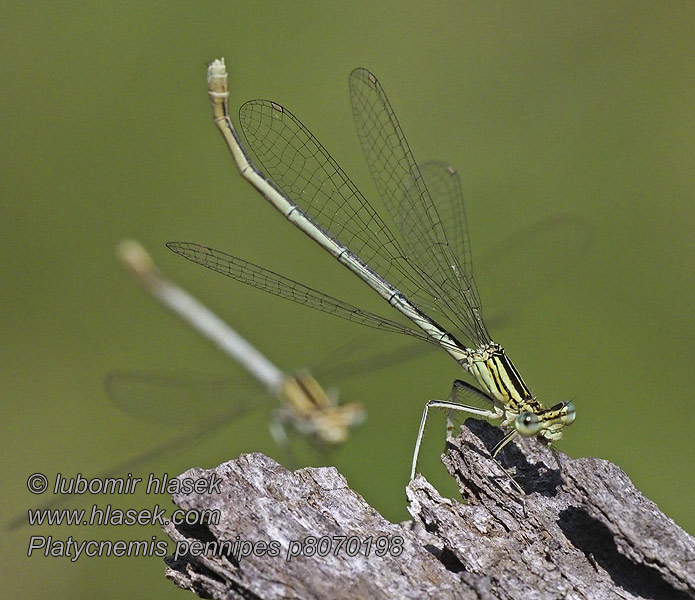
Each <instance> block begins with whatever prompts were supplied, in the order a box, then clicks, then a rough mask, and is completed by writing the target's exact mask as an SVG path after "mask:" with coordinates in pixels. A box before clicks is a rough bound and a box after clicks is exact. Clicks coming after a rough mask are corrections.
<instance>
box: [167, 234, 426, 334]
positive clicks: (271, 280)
mask: <svg viewBox="0 0 695 600" xmlns="http://www.w3.org/2000/svg"><path fill="white" fill-rule="evenodd" d="M167 248H169V249H170V250H172V251H173V252H175V253H176V254H180V255H181V256H183V257H184V258H187V259H188V260H190V261H192V262H194V263H197V264H199V265H202V266H204V267H207V268H208V269H212V270H213V271H217V272H218V273H222V275H226V276H227V277H231V278H232V279H235V280H236V281H240V282H241V283H244V284H246V285H250V286H252V287H255V288H258V289H260V290H263V291H265V292H269V293H271V294H274V295H276V296H280V297H281V298H285V299H286V300H291V301H292V302H297V303H299V304H304V305H305V306H309V307H310V308H314V309H316V310H320V311H322V312H325V313H328V314H331V315H335V316H338V317H341V318H342V319H346V320H348V321H352V322H353V323H359V324H360V325H366V326H368V327H374V328H376V329H381V330H384V331H391V332H394V333H403V334H405V335H410V336H412V337H415V338H417V339H419V340H423V341H426V342H430V343H435V342H434V341H433V340H432V339H431V338H430V337H428V336H427V335H426V334H425V333H424V332H421V331H417V330H415V329H412V328H411V327H408V326H406V325H402V324H401V323H398V322H396V321H391V320H390V319H386V318H384V317H381V316H379V315H376V314H374V313H371V312H369V311H366V310H363V309H361V308H357V307H356V306H353V305H352V304H348V303H347V302H343V301H342V300H338V299H337V298H333V297H332V296H329V295H328V294H324V293H323V292H319V291H318V290H315V289H313V288H310V287H308V286H306V285H303V284H301V283H299V282H297V281H293V280H292V279H289V278H287V277H283V276H282V275H278V274H277V273H274V272H272V271H269V270H268V269H264V268H263V267H260V266H258V265H255V264H253V263H250V262H248V261H246V260H243V259H241V258H237V257H236V256H232V255H231V254H226V253H224V252H220V251H219V250H215V249H213V248H208V247H206V246H201V245H200V244H192V243H190V242H168V243H167Z"/></svg>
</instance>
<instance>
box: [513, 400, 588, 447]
mask: <svg viewBox="0 0 695 600" xmlns="http://www.w3.org/2000/svg"><path fill="white" fill-rule="evenodd" d="M576 416H577V411H576V409H575V408H574V404H573V403H572V402H559V403H558V404H556V405H555V406H552V407H551V408H547V409H545V410H542V411H539V412H538V413H534V412H531V411H524V412H522V413H521V414H520V415H519V416H517V417H516V419H514V428H515V429H516V430H517V431H518V432H519V434H520V435H523V436H524V437H533V436H535V437H536V438H537V439H538V440H539V441H540V442H542V443H543V444H546V445H551V444H552V443H553V442H557V441H558V440H560V439H562V434H563V430H564V428H565V427H568V426H570V425H571V424H572V423H574V419H575V418H576Z"/></svg>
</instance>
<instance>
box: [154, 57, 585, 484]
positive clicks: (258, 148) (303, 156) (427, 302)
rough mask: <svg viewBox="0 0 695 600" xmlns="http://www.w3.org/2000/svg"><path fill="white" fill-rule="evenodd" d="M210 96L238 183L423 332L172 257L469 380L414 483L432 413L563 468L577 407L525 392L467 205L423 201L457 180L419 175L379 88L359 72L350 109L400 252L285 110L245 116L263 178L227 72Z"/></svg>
mask: <svg viewBox="0 0 695 600" xmlns="http://www.w3.org/2000/svg"><path fill="white" fill-rule="evenodd" d="M208 91H209V94H210V98H211V102H212V108H213V114H214V117H215V122H216V124H217V126H218V128H219V130H220V132H221V133H222V135H223V137H224V139H225V141H226V143H227V145H228V147H229V149H230V151H231V153H232V155H233V157H234V160H235V162H236V164H237V167H238V169H239V171H240V172H241V174H242V175H243V176H244V177H245V178H246V179H247V180H248V181H249V182H250V183H251V184H252V185H253V186H254V187H255V188H256V189H257V190H258V191H259V192H260V193H261V194H262V195H263V196H264V197H265V198H266V200H268V201H269V202H270V203H271V204H272V205H273V206H274V207H275V208H276V209H277V210H279V211H280V212H281V213H282V214H283V215H284V216H285V217H286V218H287V219H288V220H289V221H290V222H291V223H293V224H294V225H295V226H297V227H298V228H299V229H301V230H302V231H303V232H304V233H305V234H307V235H308V236H309V237H311V238H312V239H313V240H314V241H315V242H317V243H318V244H319V245H320V246H321V247H323V248H324V250H326V251H327V252H329V253H330V254H331V255H332V256H333V257H335V258H336V259H337V260H338V261H339V262H340V263H341V264H343V265H344V266H346V267H347V268H348V269H349V270H351V271H352V272H353V273H355V274H356V275H357V276H358V277H359V278H360V279H362V280H363V281H364V282H365V283H367V285H369V286H370V287H371V288H372V289H374V290H375V291H376V292H377V293H378V294H379V295H380V296H382V298H384V299H385V300H386V301H387V302H388V303H389V304H390V305H391V306H393V307H394V308H395V309H397V310H398V311H399V312H401V313H402V314H403V315H405V316H406V317H407V318H408V319H410V320H411V321H412V322H413V323H414V324H415V325H416V326H417V327H418V329H413V328H411V327H408V326H405V325H402V324H401V323H398V322H396V321H392V320H390V319H386V318H384V317H381V316H379V315H376V314H373V313H370V312H368V311H365V310H362V309H359V308H357V307H355V306H352V305H350V304H347V303H345V302H342V301H341V300H337V299H335V298H332V297H330V296H328V295H326V294H323V293H322V292H318V291H316V290H313V289H311V288H308V287H307V286H303V285H302V284H299V283H296V282H294V281H292V280H289V279H287V278H284V277H282V276H280V275H277V274H274V273H270V272H267V271H265V270H260V269H259V267H256V266H255V265H252V264H250V263H247V262H246V261H243V260H241V259H238V258H235V257H233V256H230V255H227V254H224V253H222V252H219V251H217V250H213V249H210V248H207V247H204V246H200V245H198V244H191V243H180V242H171V243H169V244H167V245H168V246H169V248H170V249H171V250H173V251H174V252H176V253H178V254H181V255H183V256H184V257H186V258H188V259H189V260H192V261H193V262H196V263H199V264H202V265H204V266H206V267H208V268H210V269H213V270H215V271H218V272H221V273H223V274H225V275H228V276H230V277H232V278H234V279H237V280H239V281H242V282H243V283H247V284H249V285H253V286H255V287H259V288H262V289H265V290H266V291H271V292H272V293H275V294H277V295H279V296H282V297H285V298H288V299H291V300H294V301H296V302H300V303H302V304H307V305H309V306H312V307H313V308H316V309H318V310H323V311H325V312H328V313H331V314H336V315H338V316H341V317H343V318H346V319H349V320H351V321H355V322H358V323H361V324H364V325H369V326H371V327H376V328H379V329H384V330H388V331H394V332H398V333H404V334H406V335H410V336H413V337H415V338H418V339H421V340H423V341H426V342H429V343H432V344H435V345H437V346H439V347H441V348H442V349H444V350H445V351H446V352H447V353H448V354H449V355H450V356H451V357H452V358H453V359H454V360H455V361H456V362H457V363H458V364H459V365H460V366H461V367H463V368H464V369H465V370H466V371H468V372H469V373H470V374H472V375H473V377H474V378H475V379H476V381H477V382H478V384H479V385H480V388H477V387H475V386H473V385H471V384H469V383H467V382H465V381H462V380H458V379H457V380H455V381H454V383H453V385H452V389H451V394H450V396H449V399H448V400H431V401H429V402H428V403H427V405H426V406H425V409H424V411H423V415H422V419H421V422H420V428H419V431H418V435H417V440H416V444H415V451H414V455H413V461H412V468H411V478H413V477H415V474H416V470H417V460H418V454H419V449H420V444H421V441H422V436H423V432H424V430H425V425H426V422H427V417H428V412H429V410H430V409H432V408H439V409H445V410H447V411H449V419H448V429H449V430H451V428H452V427H453V425H452V420H451V415H452V411H462V412H464V413H468V414H471V415H474V416H477V417H482V418H486V419H490V420H494V421H496V422H499V424H500V425H502V426H504V427H507V428H509V429H510V431H509V432H508V433H507V434H506V435H505V436H504V437H503V438H502V439H501V441H500V442H499V443H498V444H497V445H496V446H495V447H494V448H493V449H492V452H491V454H492V457H493V459H495V457H496V456H497V454H498V453H499V452H500V450H501V449H502V448H503V447H504V446H506V445H507V444H508V443H509V442H510V441H511V440H512V439H514V437H516V436H517V435H522V436H524V437H535V438H536V439H537V440H538V441H539V442H541V443H543V444H544V445H546V446H548V447H549V448H550V449H551V450H552V451H553V454H554V455H555V458H556V459H557V454H556V452H555V451H554V447H553V443H555V442H557V441H558V440H560V439H561V438H562V435H563V430H564V427H566V426H568V425H570V424H571V423H572V422H573V421H574V419H575V408H574V406H573V404H572V403H571V402H560V403H558V404H556V405H554V406H552V407H551V408H545V407H544V406H543V405H542V404H541V403H540V402H539V401H538V400H537V398H536V397H535V396H533V394H532V393H531V392H530V390H529V389H528V387H527V386H526V384H525V383H524V381H523V379H522V378H521V375H520V374H519V372H518V371H517V370H516V368H515V367H514V365H513V364H512V362H511V361H510V359H509V358H508V357H507V355H506V354H505V351H504V349H503V348H502V346H500V345H499V344H497V343H495V342H493V341H492V340H491V337H490V335H489V333H488V331H487V328H486V326H485V323H484V321H483V316H482V308H481V303H480V299H479V295H478V292H477V288H476V285H475V282H474V279H473V276H472V269H471V265H472V261H471V252H470V244H469V240H468V235H467V232H466V220H465V214H464V210H463V204H462V202H458V203H455V204H452V203H450V202H449V201H448V199H449V198H451V197H453V196H452V195H443V196H437V195H435V196H431V195H430V193H429V191H428V187H429V186H432V185H433V184H434V185H436V184H437V182H438V181H440V180H442V179H446V178H447V177H453V176H454V175H455V171H453V170H448V169H441V168H439V169H438V168H436V167H435V168H430V167H428V168H425V169H422V170H421V168H420V167H418V165H417V163H416V162H415V160H414V158H413V155H412V153H411V151H410V147H409V145H408V143H407V141H406V139H405V136H404V134H403V131H402V129H401V127H400V124H399V123H398V120H397V118H396V116H395V114H394V112H393V110H392V108H391V105H390V103H389V101H388V99H387V97H386V94H385V93H384V90H383V88H382V87H381V84H380V83H379V81H378V80H377V78H376V77H375V76H374V75H373V74H372V73H370V72H369V71H367V70H365V69H355V70H354V71H353V72H352V74H351V75H350V98H351V101H352V108H353V116H354V119H355V122H356V125H357V131H358V135H359V137H360V140H361V143H362V146H363V149H364V152H365V155H366V157H367V162H368V163H369V167H370V170H371V172H372V176H373V178H374V181H375V183H376V186H377V188H378V190H379V193H380V195H381V197H382V199H383V201H384V203H385V204H386V206H387V209H388V211H389V213H390V215H391V217H392V219H393V220H394V221H395V223H396V224H397V228H398V231H399V232H400V234H401V238H402V239H401V240H400V241H399V240H398V239H397V238H396V236H395V235H394V234H393V233H392V231H391V230H390V229H389V227H388V226H387V225H386V223H385V222H384V221H383V220H382V218H381V217H380V216H379V215H378V213H377V212H376V211H375V210H374V209H373V208H372V206H371V205H370V204H369V203H368V201H367V200H366V198H365V197H364V196H363V195H362V193H361V192H360V191H359V190H358V189H357V187H356V186H355V185H354V184H353V183H352V181H351V180H350V179H349V178H348V176H347V175H346V174H345V173H344V172H343V170H342V169H341V168H340V166H339V165H338V164H337V163H336V161H335V160H334V159H333V158H332V157H331V156H330V154H329V153H328V152H327V151H326V150H325V149H324V148H323V146H322V145H321V144H320V143H319V142H318V140H317V139H316V138H315V137H314V136H313V135H312V134H311V132H310V131H309V130H308V129H307V128H306V127H305V126H304V125H303V124H302V123H301V122H300V121H299V120H298V119H297V118H296V117H295V116H294V115H292V113H290V112H289V111H288V110H287V109H285V108H284V107H282V106H280V105H279V104H277V103H274V102H269V101H264V100H254V101H250V102H247V103H246V104H244V105H243V106H242V108H241V110H240V120H241V126H242V129H243V131H244V134H245V136H246V138H247V140H248V142H249V144H250V146H251V148H252V149H253V151H254V153H255V154H256V156H257V158H258V161H259V162H260V164H261V165H262V166H263V168H264V169H265V170H266V171H267V175H266V174H264V173H263V172H262V171H260V169H259V168H258V167H256V165H255V164H254V163H253V161H252V160H251V158H250V156H249V155H248V153H247V152H246V149H245V148H244V146H243V144H242V142H241V139H240V137H239V135H238V133H237V132H236V130H235V128H234V125H233V123H232V121H231V119H230V117H229V113H228V107H227V99H228V96H229V92H228V83H227V71H226V67H225V64H224V61H223V60H215V61H214V62H213V63H212V64H211V65H210V66H209V68H208ZM450 240H451V241H450ZM441 323H444V324H445V325H442V324H441ZM459 337H461V338H462V339H463V338H466V339H468V340H469V341H470V342H472V344H471V347H468V346H466V345H465V344H463V343H462V342H461V341H459ZM481 388H482V389H481ZM465 396H468V397H470V398H475V399H477V400H482V401H483V402H485V403H486V404H487V406H489V407H490V408H478V407H476V406H470V405H467V404H462V403H460V402H459V397H465ZM558 466H559V461H558ZM512 481H513V480H512ZM515 485H516V486H517V488H518V487H519V486H518V484H516V483H515ZM519 489H520V488H519Z"/></svg>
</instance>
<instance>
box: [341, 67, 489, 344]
mask: <svg viewBox="0 0 695 600" xmlns="http://www.w3.org/2000/svg"><path fill="white" fill-rule="evenodd" d="M350 100H351V101H352V112H353V116H354V119H355V124H356V127H357V134H358V137H359V138H360V142H361V143H362V148H363V150H364V154H365V156H366V159H367V163H368V164H369V168H370V170H371V172H372V177H373V179H374V182H375V184H376V186H377V189H378V190H379V194H380V195H381V197H382V199H383V201H384V203H385V205H386V207H387V209H388V211H389V213H390V215H391V217H392V218H393V220H394V221H395V222H396V224H397V226H398V229H399V230H400V232H401V234H402V236H403V239H404V241H405V246H406V248H407V250H408V252H409V253H410V254H409V256H411V257H412V260H413V261H414V262H416V263H417V265H418V266H419V267H420V269H421V270H422V271H423V272H424V273H427V274H428V276H429V277H430V280H431V282H432V287H431V291H433V295H434V300H435V305H436V306H438V307H439V309H440V311H441V312H443V313H444V314H446V315H447V316H448V318H449V319H450V320H451V321H452V322H453V323H455V324H457V325H458V326H459V327H460V329H461V330H462V331H463V332H464V333H465V334H466V335H467V337H468V338H469V339H472V340H473V341H475V342H476V343H483V342H486V341H489V339H490V338H489V335H488V333H487V331H486V329H485V325H484V323H483V321H482V311H481V304H480V298H479V296H478V293H477V290H476V288H475V283H474V281H473V277H472V273H471V272H470V261H469V260H468V261H466V260H464V261H463V262H462V261H460V260H459V257H458V256H457V248H456V247H454V246H453V245H452V244H450V243H449V241H448V238H447V230H446V228H445V227H444V225H443V221H442V216H441V215H440V214H439V210H438V206H437V204H436V203H435V202H434V201H433V200H432V196H431V195H430V193H429V191H428V189H427V184H426V181H425V179H424V178H423V175H422V173H421V171H420V169H419V167H418V165H417V164H416V163H415V159H414V158H413V155H412V152H411V151H410V147H409V146H408V142H407V140H406V138H405V135H404V134H403V130H402V129H401V126H400V124H399V122H398V119H397V118H396V115H395V113H394V111H393V109H392V108H391V104H390V103H389V101H388V98H387V97H386V93H385V92H384V89H383V87H382V86H381V84H380V83H379V81H378V80H377V78H376V77H375V76H374V75H373V74H372V73H370V72H369V71H367V70H366V69H355V70H354V71H353V72H352V73H351V74H350ZM460 206H461V207H462V206H463V205H462V204H460ZM447 216H448V215H447ZM449 227H450V228H451V227H453V225H451V226H449ZM461 233H463V232H461ZM464 239H465V238H464ZM467 268H468V271H467V270H466V269H467ZM412 299H413V300H414V301H415V302H416V303H418V302H425V301H426V300H427V299H426V298H422V297H421V296H420V295H414V296H413V298H412Z"/></svg>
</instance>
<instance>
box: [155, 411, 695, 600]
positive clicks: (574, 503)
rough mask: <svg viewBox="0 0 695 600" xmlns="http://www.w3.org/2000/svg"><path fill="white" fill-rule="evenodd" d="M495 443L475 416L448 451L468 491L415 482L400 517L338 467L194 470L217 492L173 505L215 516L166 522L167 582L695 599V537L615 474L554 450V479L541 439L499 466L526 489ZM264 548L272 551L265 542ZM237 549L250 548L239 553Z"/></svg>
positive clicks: (254, 594)
mask: <svg viewBox="0 0 695 600" xmlns="http://www.w3.org/2000/svg"><path fill="white" fill-rule="evenodd" d="M500 436H501V431H500V430H499V429H497V428H493V427H491V426H489V425H488V424H486V423H482V422H479V421H474V420H469V421H468V422H467V423H466V424H465V425H464V426H463V427H462V431H461V435H460V436H459V437H458V438H457V439H455V440H454V439H450V440H448V442H447V452H446V453H445V454H444V456H443V461H444V463H445V465H446V467H447V469H448V470H449V472H450V473H451V475H452V476H453V477H454V478H455V479H456V481H457V483H458V485H459V489H460V492H461V496H462V499H463V500H462V501H455V500H450V499H446V498H443V497H442V496H440V494H439V493H438V492H437V491H436V490H435V489H434V488H433V487H432V486H431V485H430V484H429V483H428V482H427V481H426V480H425V479H424V478H423V477H418V478H416V479H415V480H414V481H412V482H411V483H410V484H409V485H408V487H407V489H406V495H407V499H408V503H409V504H408V510H409V511H410V514H411V515H412V517H413V519H412V521H408V522H406V523H402V524H394V523H390V522H389V521H387V520H386V519H384V518H383V517H382V516H381V515H380V514H379V513H378V512H377V511H376V510H374V509H373V508H372V507H370V506H369V505H368V504H367V503H366V502H365V500H364V499H363V498H362V497H361V496H360V495H359V494H358V493H357V492H355V491H353V490H351V489H350V488H349V487H348V486H347V482H346V481H345V479H344V478H343V477H342V476H341V475H340V473H338V471H337V470H336V469H335V468H332V467H327V468H318V469H314V468H306V469H299V470H297V471H295V472H291V471H288V470H287V469H285V468H284V467H282V466H281V465H279V464H278V463H276V462H275V461H273V460H272V459H270V458H268V457H266V456H264V455H262V454H259V453H255V454H246V455H242V456H240V457H239V458H238V459H236V460H232V461H230V462H227V463H224V464H222V465H220V466H219V467H217V468H216V469H211V470H208V471H205V470H202V469H191V470H189V471H187V472H186V473H184V474H183V475H181V476H180V477H189V478H193V479H201V478H202V479H205V480H212V479H215V478H219V487H220V492H221V493H219V494H218V493H202V494H195V493H194V494H177V495H175V496H174V497H173V500H174V502H175V503H176V504H177V505H178V506H179V507H181V508H184V509H192V510H195V511H199V512H200V513H201V514H202V511H205V510H210V509H213V510H216V511H219V512H218V513H212V515H213V516H212V517H209V518H208V519H207V521H208V522H207V523H206V524H204V525H195V526H174V525H173V524H169V525H167V526H166V527H165V531H166V532H167V534H168V535H169V536H170V537H171V538H172V540H173V541H174V542H176V543H177V545H178V550H179V555H178V556H177V557H173V556H172V557H169V558H168V559H167V563H168V567H167V573H166V574H167V577H168V578H170V579H171V580H172V581H174V582H175V583H176V585H178V586H179V587H181V588H184V589H189V590H191V591H194V592H195V593H197V594H198V595H199V596H200V597H202V598H215V599H222V598H225V599H231V598H245V599H246V598H254V599H256V598H264V599H265V598H302V599H310V598H317V599H324V598H336V599H337V598H346V599H347V598H349V599H354V598H388V599H393V598H438V599H439V598H524V599H526V598H591V599H603V598H622V599H626V598H655V599H659V598H665V599H666V598H668V599H676V600H680V599H685V598H695V539H693V538H692V537H691V536H690V535H688V534H687V533H686V532H684V531H683V530H682V529H680V528H679V527H678V526H677V525H676V524H675V523H674V522H673V521H672V520H671V519H669V518H668V517H666V516H665V515H664V514H663V513H661V512H660V511H659V509H658V507H657V506H656V504H654V503H653V502H651V501H650V500H648V499H647V498H645V497H644V496H643V495H642V494H641V493H640V492H639V491H638V490H637V489H636V488H635V487H634V486H633V484H632V482H631V481H630V479H629V478H628V477H627V475H625V473H624V472H623V471H622V470H621V469H620V468H618V467H617V466H615V465H613V464H611V463H609V462H607V461H604V460H599V459H595V458H585V459H575V460H570V459H569V458H567V457H566V456H564V455H560V458H561V463H562V467H563V471H562V473H560V471H559V470H558V468H557V465H556V464H555V461H554V460H553V457H552V455H551V454H550V452H549V451H548V450H547V449H546V448H543V447H542V446H540V445H539V444H538V443H536V442H535V441H534V440H519V441H518V442H515V443H513V444H510V445H509V446H508V447H507V448H506V449H505V451H504V452H503V457H502V464H503V465H504V467H505V468H506V469H507V470H508V471H509V472H510V473H512V474H513V476H514V478H515V480H516V481H517V482H518V483H519V485H520V486H521V487H522V488H523V490H524V492H525V493H524V494H520V493H519V492H518V491H517V490H516V489H515V488H514V486H513V485H512V484H511V482H510V481H509V478H508V477H507V476H506V475H505V474H504V473H503V472H502V471H501V469H500V468H499V466H498V465H497V464H496V463H495V462H494V461H492V460H491V459H490V455H489V449H490V448H492V447H493V446H494V444H495V443H496V442H497V441H498V440H499V438H500ZM215 514H219V522H212V521H214V520H215V516H214V515H215ZM312 537H313V539H314V540H316V542H315V543H314V542H312ZM399 539H400V540H402V543H401V542H399ZM342 540H345V542H344V543H343V544H342V545H339V544H340V543H341V541H342ZM350 540H351V541H350ZM370 540H371V543H370ZM224 541H227V542H228V543H227V545H226V546H223V545H222V544H221V542H224ZM235 541H237V542H238V543H237V546H236V547H234V545H233V543H234V542H235ZM273 541H276V544H277V549H278V553H277V556H271V555H270V554H272V553H269V552H268V551H267V550H265V551H264V547H267V548H271V547H272V543H271V542H273ZM241 542H249V543H250V544H246V545H245V546H244V547H243V554H246V553H247V552H249V551H250V549H251V545H253V544H255V547H254V550H255V553H254V552H251V553H250V554H248V555H243V556H242V555H241V554H242V553H241V552H240V549H241V548H242V546H241ZM206 544H207V546H206ZM378 547H379V548H380V549H379V551H377V549H378ZM312 549H313V553H312ZM205 550H207V552H205ZM288 552H289V554H290V555H291V556H290V557H288ZM297 552H299V554H298V555H295V554H296V553H297Z"/></svg>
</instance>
